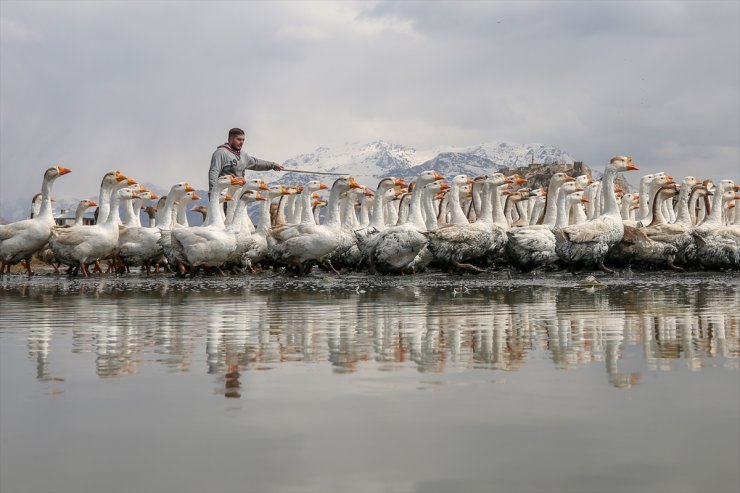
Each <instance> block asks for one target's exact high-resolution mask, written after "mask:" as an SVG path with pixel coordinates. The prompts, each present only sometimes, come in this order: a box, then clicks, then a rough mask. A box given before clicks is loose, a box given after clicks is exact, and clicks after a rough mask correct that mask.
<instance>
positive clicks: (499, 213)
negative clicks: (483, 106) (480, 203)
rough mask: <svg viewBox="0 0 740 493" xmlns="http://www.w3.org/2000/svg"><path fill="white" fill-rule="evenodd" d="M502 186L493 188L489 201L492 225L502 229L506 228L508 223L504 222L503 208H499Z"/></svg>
mask: <svg viewBox="0 0 740 493" xmlns="http://www.w3.org/2000/svg"><path fill="white" fill-rule="evenodd" d="M503 186H504V185H499V186H497V187H493V191H492V192H491V194H492V199H491V208H492V209H491V215H492V216H493V224H495V225H496V226H500V227H502V228H508V227H509V223H508V222H507V221H506V215H504V208H503V207H501V188H502V187H503Z"/></svg>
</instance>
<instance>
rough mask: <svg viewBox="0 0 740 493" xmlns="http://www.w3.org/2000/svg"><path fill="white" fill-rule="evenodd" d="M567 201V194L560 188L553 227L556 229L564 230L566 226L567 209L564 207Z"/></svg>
mask: <svg viewBox="0 0 740 493" xmlns="http://www.w3.org/2000/svg"><path fill="white" fill-rule="evenodd" d="M567 200H568V194H567V193H565V191H564V190H563V189H562V188H561V189H560V190H559V191H558V203H557V213H558V214H557V217H556V218H555V224H554V226H555V227H556V228H564V227H566V226H567V225H568V207H566V201H567Z"/></svg>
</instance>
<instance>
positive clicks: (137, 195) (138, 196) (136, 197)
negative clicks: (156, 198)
mask: <svg viewBox="0 0 740 493" xmlns="http://www.w3.org/2000/svg"><path fill="white" fill-rule="evenodd" d="M131 198H132V199H140V198H141V196H140V195H139V194H138V193H133V194H131Z"/></svg>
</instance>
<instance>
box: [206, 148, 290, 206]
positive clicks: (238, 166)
mask: <svg viewBox="0 0 740 493" xmlns="http://www.w3.org/2000/svg"><path fill="white" fill-rule="evenodd" d="M278 166H280V165H279V164H277V163H273V162H271V161H265V160H264V159H257V158H255V157H252V156H250V155H248V154H247V153H246V152H239V151H235V150H234V149H232V148H231V147H230V146H229V144H223V145H220V146H218V148H217V149H216V150H215V151H214V153H213V156H211V168H210V169H209V170H208V193H209V194H210V193H211V190H213V186H214V185H215V184H216V180H217V179H218V177H219V176H224V175H233V176H239V177H242V178H243V177H244V171H245V170H253V171H269V170H273V169H277V167H278Z"/></svg>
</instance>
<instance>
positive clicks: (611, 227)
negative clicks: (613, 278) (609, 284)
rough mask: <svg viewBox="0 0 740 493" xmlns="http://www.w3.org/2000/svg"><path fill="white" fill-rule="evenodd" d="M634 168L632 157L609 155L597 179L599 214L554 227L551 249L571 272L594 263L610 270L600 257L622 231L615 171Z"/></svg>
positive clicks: (618, 239) (604, 256)
mask: <svg viewBox="0 0 740 493" xmlns="http://www.w3.org/2000/svg"><path fill="white" fill-rule="evenodd" d="M636 169H638V168H637V167H636V166H635V165H634V164H633V163H632V157H630V156H616V157H613V158H612V159H611V161H610V162H609V164H608V165H607V167H606V170H605V171H604V177H603V179H602V181H601V202H602V205H603V212H602V214H601V216H599V217H597V218H596V219H592V220H590V221H586V222H585V223H583V224H574V225H571V226H566V227H565V228H562V229H560V230H556V231H555V251H556V253H557V254H558V257H560V259H561V260H562V261H563V262H565V263H566V264H568V265H569V266H570V268H571V272H573V273H575V269H576V268H577V267H580V266H582V265H597V266H599V267H600V268H601V269H603V270H605V271H607V272H611V270H610V269H607V268H606V267H605V266H604V259H605V258H606V254H607V252H608V251H609V249H610V248H611V247H612V246H614V245H615V244H617V243H619V241H620V240H621V239H622V235H623V234H624V224H622V216H621V215H620V214H619V206H618V205H617V197H616V195H615V194H614V181H615V180H616V178H617V173H618V172H620V171H629V170H636Z"/></svg>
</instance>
